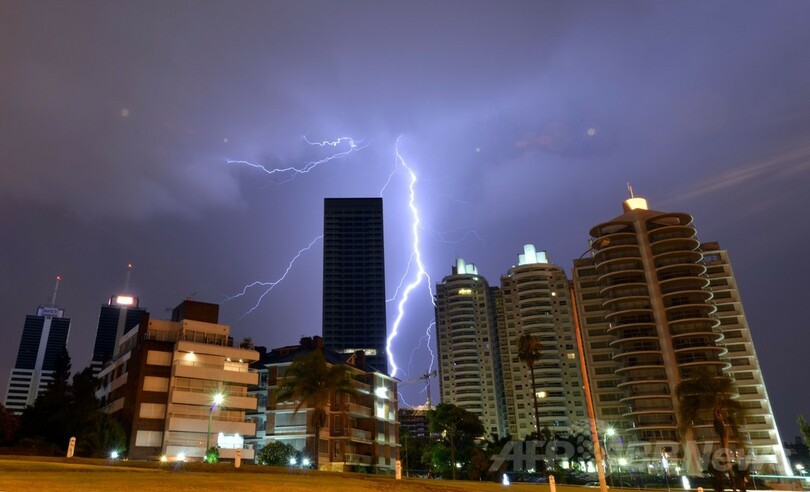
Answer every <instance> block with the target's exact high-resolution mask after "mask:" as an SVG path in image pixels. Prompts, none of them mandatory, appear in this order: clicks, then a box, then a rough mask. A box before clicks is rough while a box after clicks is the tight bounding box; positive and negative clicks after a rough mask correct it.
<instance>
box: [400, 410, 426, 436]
mask: <svg viewBox="0 0 810 492" xmlns="http://www.w3.org/2000/svg"><path fill="white" fill-rule="evenodd" d="M430 410H432V407H429V406H427V405H419V406H416V407H405V408H400V409H399V431H400V435H402V434H401V433H403V432H407V433H408V435H409V436H410V437H411V438H413V439H419V438H427V437H430V435H431V434H430V423H429V422H428V418H427V413H428V411H430Z"/></svg>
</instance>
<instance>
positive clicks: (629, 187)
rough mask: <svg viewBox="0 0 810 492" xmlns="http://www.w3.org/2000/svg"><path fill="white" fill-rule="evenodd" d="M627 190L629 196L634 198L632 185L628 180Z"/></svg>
mask: <svg viewBox="0 0 810 492" xmlns="http://www.w3.org/2000/svg"><path fill="white" fill-rule="evenodd" d="M627 192H628V193H630V198H635V195H633V185H631V184H630V182H629V181H628V182H627Z"/></svg>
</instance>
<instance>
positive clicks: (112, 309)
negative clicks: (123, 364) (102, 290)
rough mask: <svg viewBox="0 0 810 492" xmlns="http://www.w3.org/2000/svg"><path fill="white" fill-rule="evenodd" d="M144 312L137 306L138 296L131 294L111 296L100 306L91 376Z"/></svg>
mask: <svg viewBox="0 0 810 492" xmlns="http://www.w3.org/2000/svg"><path fill="white" fill-rule="evenodd" d="M144 314H147V313H146V310H145V309H143V308H140V307H138V298H137V297H133V296H127V295H117V296H112V297H110V300H109V301H108V302H107V305H105V306H101V311H100V312H99V315H98V326H97V328H96V341H95V343H94V344H93V359H92V360H91V361H90V366H91V367H92V368H93V376H98V373H99V372H101V368H102V367H103V366H104V363H105V362H107V361H108V360H110V359H112V358H113V356H114V355H115V349H116V347H118V340H120V339H121V337H123V336H124V334H126V333H127V332H129V330H131V329H132V328H134V327H135V326H136V325H137V324H138V323H140V322H141V318H142V317H143V315H144Z"/></svg>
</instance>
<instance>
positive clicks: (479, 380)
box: [435, 258, 506, 436]
mask: <svg viewBox="0 0 810 492" xmlns="http://www.w3.org/2000/svg"><path fill="white" fill-rule="evenodd" d="M496 292H497V288H490V286H489V284H488V283H487V280H486V279H485V278H484V277H482V276H480V275H478V269H477V268H476V267H475V265H474V264H471V263H469V264H468V263H466V262H465V261H464V260H463V259H461V258H459V259H457V260H456V265H455V266H454V267H453V269H452V274H451V275H448V276H446V277H444V279H442V282H441V283H439V284H437V285H436V302H435V304H436V348H437V351H438V353H437V357H438V359H439V388H440V394H441V401H442V402H443V403H451V404H453V405H457V406H459V407H462V408H464V409H465V410H467V411H469V412H471V413H473V414H475V415H477V416H478V418H479V419H480V420H481V423H482V424H483V425H484V429H485V430H486V432H487V434H497V435H498V436H503V435H504V434H505V430H506V419H505V409H504V404H503V394H504V391H503V387H502V379H501V377H500V373H501V368H500V357H499V345H498V332H497V326H496V311H495V309H496V306H495V303H496V301H495V299H496Z"/></svg>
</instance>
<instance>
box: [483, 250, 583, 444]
mask: <svg viewBox="0 0 810 492" xmlns="http://www.w3.org/2000/svg"><path fill="white" fill-rule="evenodd" d="M569 290H570V289H569V283H568V278H567V277H566V275H565V272H564V271H563V270H562V268H560V267H558V266H557V265H554V264H553V263H550V262H549V260H548V258H547V257H546V253H545V251H537V250H536V249H535V247H534V245H531V244H527V245H525V246H524V251H523V253H522V254H520V255H519V256H518V264H517V265H516V266H513V267H512V268H510V269H509V272H508V273H507V275H505V276H502V277H501V288H500V290H499V293H498V333H499V336H498V340H499V345H500V358H501V368H502V374H503V386H504V390H505V405H506V421H507V427H508V429H507V430H508V433H509V435H511V436H513V437H515V438H519V439H524V438H525V437H526V436H528V435H530V434H532V433H534V432H539V431H541V430H543V429H544V428H546V429H548V430H549V431H550V432H551V433H552V434H553V435H556V436H567V435H569V434H570V433H571V432H572V430H573V429H574V428H576V429H577V430H579V429H581V428H582V427H583V425H582V423H583V422H584V420H585V418H586V417H585V396H584V394H583V391H582V373H581V367H580V362H579V355H578V353H577V348H576V339H575V333H574V328H573V323H572V317H571V311H570V310H571V303H570V294H569ZM524 334H529V335H532V336H533V337H536V338H537V340H538V341H539V343H540V346H541V349H540V354H539V359H538V360H535V361H534V364H533V366H534V378H532V373H531V371H530V370H529V367H528V365H527V364H526V362H525V361H522V360H520V357H519V352H518V348H519V342H518V340H519V339H520V337H521V336H523V335H524ZM532 379H534V386H533V385H532ZM534 395H536V396H537V399H538V400H537V401H538V414H539V416H540V419H539V421H540V429H537V428H536V426H537V425H536V420H535V417H534ZM577 424H579V425H577Z"/></svg>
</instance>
